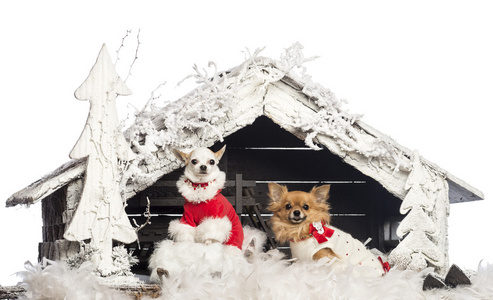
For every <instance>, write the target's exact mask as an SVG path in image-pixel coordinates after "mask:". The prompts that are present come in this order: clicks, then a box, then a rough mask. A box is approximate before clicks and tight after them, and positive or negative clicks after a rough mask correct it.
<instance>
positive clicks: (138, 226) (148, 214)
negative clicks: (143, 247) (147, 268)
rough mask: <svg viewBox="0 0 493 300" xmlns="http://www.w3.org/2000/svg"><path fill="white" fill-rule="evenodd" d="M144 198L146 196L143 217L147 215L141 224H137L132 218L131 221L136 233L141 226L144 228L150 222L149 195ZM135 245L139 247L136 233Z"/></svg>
mask: <svg viewBox="0 0 493 300" xmlns="http://www.w3.org/2000/svg"><path fill="white" fill-rule="evenodd" d="M146 198H147V207H146V211H145V212H144V214H143V216H144V217H147V219H146V221H145V223H144V224H142V225H139V224H137V221H135V219H134V218H132V222H133V223H134V225H135V228H134V229H135V232H136V233H137V232H139V231H140V230H141V229H142V228H144V227H145V226H146V225H147V224H151V222H150V220H151V201H150V200H149V197H146ZM137 246H138V247H139V249H140V241H139V237H138V235H137Z"/></svg>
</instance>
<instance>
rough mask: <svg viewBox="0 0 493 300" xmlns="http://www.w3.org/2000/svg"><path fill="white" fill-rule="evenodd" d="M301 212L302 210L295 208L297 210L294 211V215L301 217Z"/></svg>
mask: <svg viewBox="0 0 493 300" xmlns="http://www.w3.org/2000/svg"><path fill="white" fill-rule="evenodd" d="M300 214H301V212H300V211H299V210H295V211H293V215H294V216H295V217H299V216H300Z"/></svg>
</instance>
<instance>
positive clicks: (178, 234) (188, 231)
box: [168, 220, 197, 242]
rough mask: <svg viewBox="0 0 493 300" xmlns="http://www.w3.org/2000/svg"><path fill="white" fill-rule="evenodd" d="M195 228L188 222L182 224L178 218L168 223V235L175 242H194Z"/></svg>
mask: <svg viewBox="0 0 493 300" xmlns="http://www.w3.org/2000/svg"><path fill="white" fill-rule="evenodd" d="M196 232H197V228H195V227H192V226H190V225H188V224H183V223H181V222H180V220H173V221H171V222H170V223H169V227H168V235H169V237H170V238H172V239H173V240H174V241H175V242H194V241H195V236H196Z"/></svg>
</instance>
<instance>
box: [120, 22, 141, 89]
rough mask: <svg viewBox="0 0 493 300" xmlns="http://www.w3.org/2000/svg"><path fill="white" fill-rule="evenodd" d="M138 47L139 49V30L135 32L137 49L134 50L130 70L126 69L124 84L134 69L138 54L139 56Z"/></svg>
mask: <svg viewBox="0 0 493 300" xmlns="http://www.w3.org/2000/svg"><path fill="white" fill-rule="evenodd" d="M139 47H140V29H139V31H138V32H137V47H136V48H135V56H134V60H133V61H132V63H131V64H130V68H129V69H128V74H127V77H126V78H125V80H124V82H127V79H128V77H130V75H132V68H133V67H134V64H135V61H136V60H137V58H139V57H138V54H139Z"/></svg>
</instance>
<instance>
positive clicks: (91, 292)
mask: <svg viewBox="0 0 493 300" xmlns="http://www.w3.org/2000/svg"><path fill="white" fill-rule="evenodd" d="M242 265H243V266H244V267H242V268H235V270H238V271H235V272H231V273H223V274H221V275H220V276H218V275H217V274H215V275H211V274H198V273H193V272H191V271H190V270H186V269H184V270H182V271H181V272H178V273H175V274H170V277H169V278H164V282H163V288H162V296H161V297H160V299H364V300H369V299H392V300H394V299H413V300H414V299H454V300H455V299H468V300H469V299H493V265H490V264H481V265H480V266H479V268H478V270H477V273H476V274H475V275H473V276H472V277H471V281H472V285H471V286H464V287H458V288H455V289H441V290H433V291H423V290H422V283H423V276H424V275H425V274H426V273H427V272H429V271H430V270H426V271H423V272H421V273H417V272H414V271H398V270H391V271H390V272H389V273H388V274H387V275H385V276H383V277H377V278H362V277H359V278H354V277H353V276H352V275H351V270H349V269H346V271H344V272H343V273H333V272H331V270H330V268H329V267H327V264H324V263H323V262H295V263H290V262H289V261H287V260H285V259H284V258H283V255H282V254H281V253H280V252H279V251H277V250H273V251H270V252H268V253H261V254H260V255H256V256H255V258H254V259H253V261H252V262H251V263H244V264H242ZM245 266H246V267H245ZM27 267H28V271H24V272H22V273H23V274H21V275H22V276H23V282H22V283H21V285H22V286H23V287H24V288H26V290H27V294H26V297H25V298H26V299H76V300H77V299H129V298H128V297H127V296H126V295H124V294H122V293H121V292H118V291H115V290H111V289H110V288H108V287H107V286H105V285H103V284H101V283H100V282H99V280H98V279H97V277H96V276H95V275H93V273H92V272H90V270H88V269H87V267H85V266H84V265H83V266H82V267H81V268H80V269H79V270H69V269H68V267H66V265H65V264H64V263H62V262H54V263H53V264H52V265H49V266H47V267H46V268H44V269H43V270H41V267H40V266H27ZM146 299H149V298H146Z"/></svg>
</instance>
